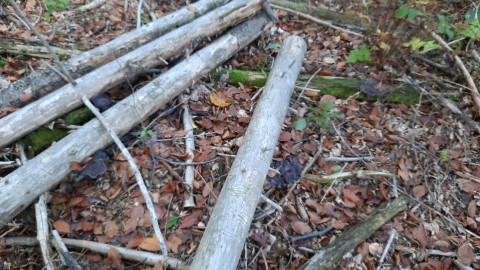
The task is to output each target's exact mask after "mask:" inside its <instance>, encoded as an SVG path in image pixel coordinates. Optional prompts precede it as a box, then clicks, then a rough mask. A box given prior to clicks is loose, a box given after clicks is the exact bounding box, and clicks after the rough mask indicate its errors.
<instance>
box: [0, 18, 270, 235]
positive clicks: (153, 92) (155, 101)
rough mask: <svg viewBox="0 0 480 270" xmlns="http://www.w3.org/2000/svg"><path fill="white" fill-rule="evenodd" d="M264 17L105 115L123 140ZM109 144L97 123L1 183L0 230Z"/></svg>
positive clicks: (251, 35) (249, 37) (243, 41)
mask: <svg viewBox="0 0 480 270" xmlns="http://www.w3.org/2000/svg"><path fill="white" fill-rule="evenodd" d="M267 22H268V19H267V18H266V17H265V16H263V15H262V16H257V17H256V18H255V19H251V20H248V21H247V22H245V23H243V24H241V25H239V26H237V27H236V28H235V29H233V30H232V31H230V32H229V33H227V34H225V35H224V36H222V37H221V38H219V39H218V40H217V41H215V42H213V43H212V44H211V45H209V46H208V47H206V48H205V49H202V50H200V51H199V52H198V53H195V54H193V55H191V56H190V57H189V58H188V59H186V60H184V61H183V62H181V63H179V64H178V65H176V66H174V67H173V68H171V69H170V70H169V71H167V72H166V73H164V74H163V75H161V76H159V77H158V78H157V79H155V80H153V81H152V82H150V83H149V84H147V85H146V86H145V87H143V88H142V89H140V90H139V91H137V92H135V93H134V94H132V96H130V97H128V98H126V99H124V100H122V101H121V102H119V103H117V104H116V105H115V106H113V107H112V108H110V109H109V110H107V111H106V112H104V113H103V116H104V117H105V119H106V120H107V121H108V122H109V123H110V125H112V127H114V128H115V132H116V133H117V134H118V135H119V136H121V135H123V134H125V133H127V132H128V131H129V130H130V129H131V128H132V127H134V126H135V125H136V124H138V123H139V122H140V121H142V120H143V119H145V118H147V117H148V116H149V115H151V114H152V113H154V112H155V111H157V110H158V109H159V108H161V107H162V106H164V105H165V104H167V102H168V101H170V100H171V99H172V98H174V97H175V96H177V95H178V94H180V93H181V92H182V91H183V90H184V89H186V88H187V87H189V86H190V85H192V83H194V82H195V81H196V80H198V79H200V78H201V76H203V75H204V74H206V73H208V72H210V71H211V70H212V69H213V68H215V67H216V66H218V65H219V64H221V63H223V62H224V61H226V60H227V59H229V58H230V57H231V56H232V55H233V54H234V53H235V52H237V51H238V50H240V49H241V48H243V47H245V46H246V45H247V44H249V43H250V42H251V41H253V40H254V39H255V38H257V37H258V36H259V35H260V33H261V30H262V29H263V28H264V27H265V25H266V24H267ZM111 142H112V138H111V137H110V135H109V134H108V132H107V131H106V130H105V128H103V127H102V125H101V123H100V122H99V121H98V120H96V119H95V120H91V121H90V122H88V123H87V124H85V125H84V126H83V127H81V128H80V129H78V130H77V131H75V132H73V133H72V134H70V135H68V136H67V137H65V138H63V139H62V140H60V141H59V142H57V143H56V144H54V145H53V146H51V147H50V148H48V149H47V150H45V151H44V152H42V153H41V154H39V155H38V156H37V157H35V158H34V159H32V160H30V161H29V162H28V163H27V164H25V165H24V166H22V167H20V168H19V169H17V170H15V171H14V172H12V173H10V174H9V175H7V176H6V177H5V178H3V179H1V180H0V205H1V206H2V207H0V228H2V227H3V226H5V225H6V224H7V222H9V221H10V220H11V219H12V218H14V217H15V216H16V215H17V214H18V213H20V212H21V211H22V210H23V209H25V208H26V207H27V206H28V205H30V204H31V203H32V202H33V201H34V200H35V199H36V198H37V197H38V196H39V195H40V194H42V193H43V192H45V191H47V190H49V189H51V188H52V187H54V186H55V185H57V184H58V183H59V182H60V181H61V180H62V179H63V178H64V177H65V176H66V175H67V174H68V173H69V172H70V168H69V164H70V162H73V161H82V160H84V159H85V158H87V157H88V156H90V155H92V154H93V153H94V152H95V151H97V150H99V149H102V148H104V147H105V146H107V145H109V144H110V143H111Z"/></svg>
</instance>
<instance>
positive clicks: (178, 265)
mask: <svg viewBox="0 0 480 270" xmlns="http://www.w3.org/2000/svg"><path fill="white" fill-rule="evenodd" d="M61 240H62V242H63V243H65V245H67V246H68V247H71V248H74V249H78V250H85V249H86V250H91V251H93V252H98V253H100V254H104V255H106V254H108V251H109V250H110V249H111V248H115V249H116V250H118V252H119V253H120V254H121V255H122V258H123V259H126V260H130V261H134V262H139V263H144V264H146V265H155V264H156V263H157V262H161V263H162V264H164V265H166V266H168V267H170V268H171V269H182V270H187V269H188V268H187V267H186V266H185V264H184V263H183V262H182V261H180V260H178V259H175V258H172V257H165V256H163V255H158V254H154V253H150V252H145V251H140V250H134V249H128V248H123V247H118V246H113V245H108V244H102V243H97V242H93V241H86V240H77V239H70V238H61ZM0 244H2V245H4V246H16V247H18V246H28V247H35V246H38V240H37V239H36V238H34V237H5V238H0ZM170 268H169V269H170Z"/></svg>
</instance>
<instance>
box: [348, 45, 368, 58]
mask: <svg viewBox="0 0 480 270" xmlns="http://www.w3.org/2000/svg"><path fill="white" fill-rule="evenodd" d="M371 54H372V52H371V51H370V50H369V49H368V48H367V46H365V44H363V45H360V46H359V47H358V49H355V50H353V51H351V52H350V54H349V55H348V58H347V62H349V63H367V62H369V61H370V55H371Z"/></svg>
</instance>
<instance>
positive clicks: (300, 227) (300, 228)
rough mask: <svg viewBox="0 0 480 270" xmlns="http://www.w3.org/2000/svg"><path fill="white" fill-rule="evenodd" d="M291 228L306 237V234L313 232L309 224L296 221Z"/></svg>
mask: <svg viewBox="0 0 480 270" xmlns="http://www.w3.org/2000/svg"><path fill="white" fill-rule="evenodd" d="M290 226H292V229H293V230H294V231H295V232H296V233H298V234H300V235H304V234H306V233H311V232H312V229H311V228H310V226H308V224H307V223H305V222H301V221H294V222H292V223H291V224H290Z"/></svg>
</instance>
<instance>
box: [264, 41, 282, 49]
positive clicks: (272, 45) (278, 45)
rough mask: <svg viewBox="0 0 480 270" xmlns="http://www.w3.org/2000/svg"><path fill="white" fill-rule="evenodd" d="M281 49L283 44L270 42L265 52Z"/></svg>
mask: <svg viewBox="0 0 480 270" xmlns="http://www.w3.org/2000/svg"><path fill="white" fill-rule="evenodd" d="M280 47H282V44H280V43H277V42H270V43H268V45H267V47H265V50H273V49H278V48H280Z"/></svg>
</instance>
